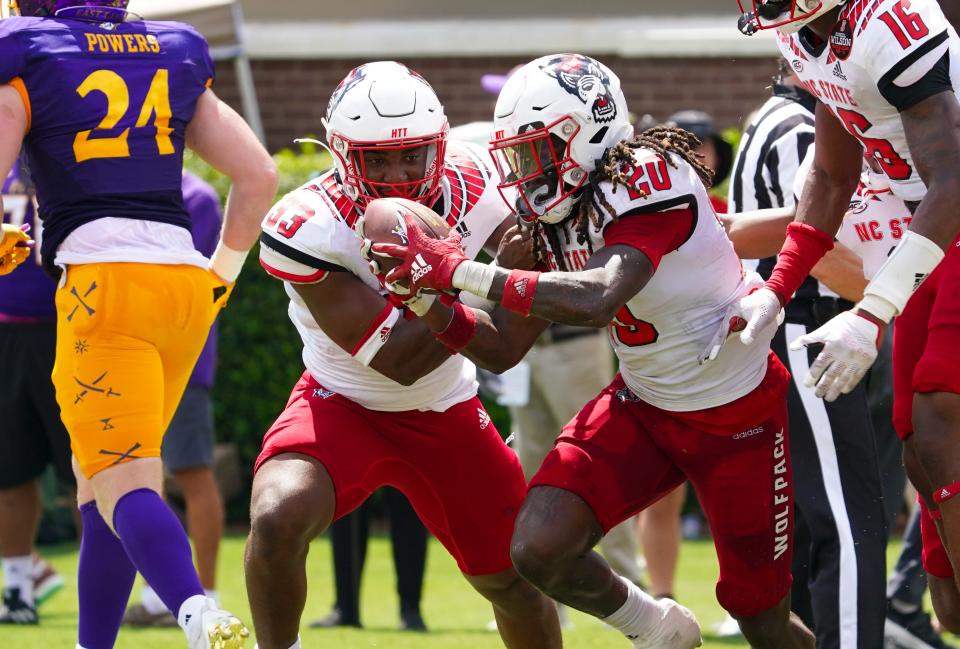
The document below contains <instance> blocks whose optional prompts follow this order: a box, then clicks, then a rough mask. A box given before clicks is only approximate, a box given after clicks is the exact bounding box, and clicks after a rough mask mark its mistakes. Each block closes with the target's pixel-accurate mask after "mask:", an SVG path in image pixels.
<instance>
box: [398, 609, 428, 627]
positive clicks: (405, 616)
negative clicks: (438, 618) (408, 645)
mask: <svg viewBox="0 0 960 649" xmlns="http://www.w3.org/2000/svg"><path fill="white" fill-rule="evenodd" d="M400 630H401V631H420V632H424V631H426V630H427V624H426V622H424V621H423V616H422V615H420V611H417V610H412V611H400Z"/></svg>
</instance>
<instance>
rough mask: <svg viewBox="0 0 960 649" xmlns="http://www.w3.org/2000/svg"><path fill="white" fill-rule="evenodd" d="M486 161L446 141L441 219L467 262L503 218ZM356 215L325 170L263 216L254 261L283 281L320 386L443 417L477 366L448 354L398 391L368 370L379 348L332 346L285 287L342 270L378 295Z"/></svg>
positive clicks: (379, 405)
mask: <svg viewBox="0 0 960 649" xmlns="http://www.w3.org/2000/svg"><path fill="white" fill-rule="evenodd" d="M487 159H488V156H486V155H485V152H484V151H482V150H481V149H480V148H478V147H476V146H474V145H470V144H465V143H459V142H453V141H451V142H449V144H448V147H447V154H446V162H445V170H446V173H445V176H444V180H443V183H444V187H443V193H442V199H441V202H442V205H443V210H444V212H443V214H442V216H443V217H444V218H446V220H447V223H449V224H450V225H451V226H452V227H454V228H456V231H457V232H459V233H460V235H461V236H462V237H463V244H464V248H465V251H466V254H467V256H468V257H470V258H473V257H475V256H476V255H477V254H478V253H479V252H480V250H481V249H482V248H483V245H484V244H485V243H486V241H487V239H488V238H489V237H490V235H491V234H493V232H494V231H495V230H496V229H497V227H498V226H499V225H500V224H501V223H502V222H503V220H504V219H506V218H507V217H508V216H509V215H510V209H509V208H508V207H507V206H506V205H505V204H504V202H503V200H501V198H500V196H499V193H498V192H497V182H498V178H497V176H496V172H494V171H493V170H492V169H491V166H490V164H489V163H488V162H487ZM438 204H439V203H438ZM359 217H360V212H359V211H358V210H357V208H356V206H355V204H354V203H353V202H352V201H351V200H350V199H349V198H347V197H346V196H344V195H343V194H342V193H341V192H340V188H339V184H338V183H337V180H336V178H335V177H334V172H333V171H330V172H327V173H326V174H324V175H322V176H320V177H319V178H316V179H314V180H311V181H310V182H308V183H306V184H305V185H303V186H302V187H300V188H299V189H296V190H294V191H292V192H290V193H289V194H287V195H286V196H285V197H284V198H283V199H281V200H280V202H278V203H277V204H276V205H275V206H274V207H273V209H272V210H271V211H270V213H269V214H268V215H267V217H266V218H265V219H264V222H263V236H262V238H261V245H260V262H261V264H262V265H263V266H264V268H265V269H266V270H267V272H268V273H270V274H271V275H273V276H275V277H278V278H280V279H283V280H285V282H286V291H287V294H288V295H289V296H290V308H289V314H290V319H291V320H292V321H293V324H294V325H295V326H296V328H297V331H299V332H300V337H301V338H302V339H303V345H304V348H303V362H304V364H305V365H306V367H307V370H308V371H309V372H310V374H311V375H312V376H313V378H314V379H316V381H317V382H318V383H319V384H320V385H322V386H323V387H324V388H326V389H328V390H331V391H333V392H336V393H338V394H341V395H343V396H345V397H347V398H348V399H351V400H352V401H356V402H357V403H359V404H360V405H362V406H364V407H365V408H369V409H371V410H382V411H391V412H396V411H401V410H435V411H438V412H442V411H444V410H446V409H447V408H449V407H450V406H453V405H455V404H457V403H461V402H463V401H466V400H467V399H470V398H472V397H473V396H474V395H476V392H477V382H476V368H475V367H474V365H473V363H471V362H470V361H468V360H466V359H465V358H464V357H463V356H460V355H454V356H451V357H450V359H449V360H447V361H445V362H444V363H443V364H442V365H441V366H440V367H438V368H437V369H435V370H433V371H432V372H430V373H429V374H427V375H426V376H424V377H422V378H420V379H419V380H418V381H417V382H415V383H414V384H413V385H410V386H402V385H400V384H399V383H396V382H395V381H393V380H391V379H389V378H387V377H386V376H384V375H382V374H380V373H379V372H377V371H376V370H374V369H372V368H370V367H369V363H370V361H371V360H372V359H373V358H374V357H375V355H376V350H378V349H379V346H374V347H373V349H374V351H373V352H372V353H369V354H368V353H365V350H364V349H357V350H346V349H343V348H342V347H340V346H339V345H337V344H336V343H335V342H334V341H333V340H331V339H330V338H329V337H328V336H327V335H326V333H324V331H323V330H322V329H321V328H320V326H319V325H318V324H317V323H316V321H315V320H314V319H313V316H312V315H311V314H310V311H309V309H308V308H307V305H306V303H305V302H304V301H303V300H302V299H301V298H300V296H299V295H298V294H297V292H296V291H295V290H294V289H293V287H292V286H291V283H311V282H318V281H322V280H323V279H324V278H325V277H326V276H327V274H328V273H332V272H349V273H353V274H354V275H355V276H357V277H359V278H360V279H361V280H362V281H363V282H364V283H365V284H366V285H367V286H369V287H370V288H371V289H373V290H376V291H378V292H380V293H385V291H384V290H383V289H381V287H380V283H379V282H378V281H377V278H376V277H375V276H374V275H373V274H372V273H371V272H370V269H369V265H368V263H367V260H366V259H364V258H363V257H362V256H361V254H360V238H359V236H358V235H357V233H356V231H355V230H354V224H355V223H356V221H357V219H358V218H359ZM400 318H401V316H400V313H399V311H398V310H394V311H393V312H392V313H390V314H389V315H388V316H387V317H385V318H384V320H382V321H380V322H378V323H376V326H377V327H380V330H379V332H378V337H379V341H381V342H385V341H386V340H387V338H388V337H389V335H390V331H391V330H392V328H393V326H394V325H395V324H396V322H397V321H398V320H399V319H400ZM368 326H370V323H366V322H358V323H357V327H358V328H362V329H367V328H368Z"/></svg>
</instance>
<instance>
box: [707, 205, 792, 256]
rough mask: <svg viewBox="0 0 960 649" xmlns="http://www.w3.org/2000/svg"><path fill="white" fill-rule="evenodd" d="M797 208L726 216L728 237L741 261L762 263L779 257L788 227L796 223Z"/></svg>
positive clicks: (723, 216)
mask: <svg viewBox="0 0 960 649" xmlns="http://www.w3.org/2000/svg"><path fill="white" fill-rule="evenodd" d="M794 216H795V212H794V208H792V207H789V208H776V209H770V210H757V211H754V212H742V213H740V214H723V215H721V216H720V222H721V223H723V227H724V229H725V230H726V231H727V236H728V237H729V238H730V241H731V242H732V243H733V248H734V250H736V252H737V256H738V257H740V258H741V259H762V258H764V257H770V256H772V255H775V254H777V251H778V250H780V247H781V246H783V240H784V238H785V237H786V233H787V225H789V224H790V222H791V221H793V218H794Z"/></svg>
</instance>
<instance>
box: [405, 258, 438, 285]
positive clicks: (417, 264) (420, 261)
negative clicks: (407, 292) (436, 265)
mask: <svg viewBox="0 0 960 649" xmlns="http://www.w3.org/2000/svg"><path fill="white" fill-rule="evenodd" d="M411 268H412V269H413V273H411V275H410V278H411V279H412V280H413V282H414V283H417V282H419V281H420V278H421V277H423V276H424V275H426V274H427V273H429V272H430V271H431V270H433V266H431V265H430V264H428V263H427V261H426V260H425V259H424V258H423V256H421V255H417V256H416V257H414V258H413V264H412V266H411Z"/></svg>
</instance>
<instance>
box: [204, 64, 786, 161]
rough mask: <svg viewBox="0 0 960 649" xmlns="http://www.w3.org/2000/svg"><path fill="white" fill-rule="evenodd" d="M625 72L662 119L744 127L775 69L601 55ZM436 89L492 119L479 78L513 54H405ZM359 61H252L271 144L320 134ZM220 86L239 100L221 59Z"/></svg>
mask: <svg viewBox="0 0 960 649" xmlns="http://www.w3.org/2000/svg"><path fill="white" fill-rule="evenodd" d="M603 61H604V63H606V64H607V65H609V66H610V67H611V68H612V69H613V70H614V71H616V72H617V74H618V75H619V76H620V78H621V80H622V81H623V84H624V92H625V94H626V97H627V101H628V103H629V105H630V109H631V110H632V111H633V112H634V113H636V114H638V115H640V114H643V113H650V114H652V115H653V116H654V117H656V118H658V119H663V118H665V117H666V116H667V115H669V114H670V113H672V112H674V111H677V110H682V109H688V108H697V109H701V110H705V111H707V112H710V113H712V114H713V115H714V118H715V119H716V121H717V124H718V126H720V127H721V128H726V127H728V126H739V125H740V124H741V123H742V122H743V120H744V118H745V117H746V116H747V115H748V114H749V113H750V112H751V111H752V110H754V109H755V108H757V107H758V106H759V105H760V103H761V102H762V101H763V99H764V98H765V97H766V96H767V94H768V93H769V86H770V80H771V77H772V76H773V73H774V71H775V69H776V66H775V63H774V62H773V60H772V59H757V58H744V59H739V60H732V59H716V58H709V59H678V58H665V59H624V58H619V57H610V56H605V57H603ZM403 62H404V63H406V64H407V65H409V66H410V67H412V68H414V69H415V70H417V71H418V72H420V73H421V74H423V76H424V77H426V79H427V80H428V81H430V83H431V84H432V85H433V87H434V89H436V91H437V93H438V94H439V96H440V99H441V101H443V102H444V105H445V106H446V109H447V116H448V118H449V120H450V123H451V124H454V125H456V124H461V123H464V122H469V121H474V120H487V119H490V116H491V112H492V107H493V98H492V97H491V96H489V95H487V94H486V93H484V92H483V90H482V89H481V88H480V77H481V76H482V75H483V74H485V73H488V72H503V71H506V70H509V69H511V68H512V67H513V66H514V65H517V64H518V63H524V62H525V60H520V59H517V58H514V57H488V58H482V57H474V58H452V59H437V58H424V59H405V60H404V61H403ZM360 63H363V61H361V60H350V59H336V60H261V61H254V62H253V75H254V81H255V83H256V86H257V93H258V97H259V100H260V110H261V112H262V116H263V123H264V129H265V130H266V133H267V141H268V145H269V148H270V149H271V150H277V149H280V148H283V147H286V146H290V145H291V143H292V140H293V138H295V137H300V136H305V135H320V134H321V133H322V127H321V125H320V118H321V117H323V114H324V111H325V110H326V106H327V100H328V99H329V97H330V93H331V92H332V90H333V88H334V87H335V86H336V85H337V83H338V82H339V81H340V79H341V78H342V77H343V76H344V75H345V74H346V73H347V72H348V71H349V70H350V69H351V68H352V67H354V66H356V65H359V64H360ZM216 91H217V92H218V93H219V94H220V96H221V97H223V99H224V100H226V101H227V102H229V103H230V104H231V105H233V106H234V107H239V105H240V102H239V94H238V92H237V85H236V77H235V75H234V73H233V66H232V65H231V64H221V65H220V66H218V80H217V85H216Z"/></svg>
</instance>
